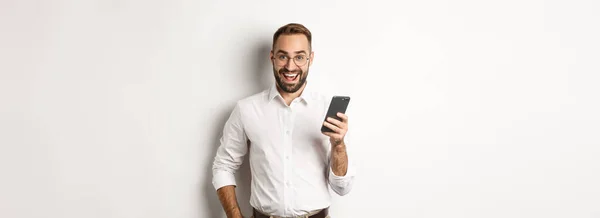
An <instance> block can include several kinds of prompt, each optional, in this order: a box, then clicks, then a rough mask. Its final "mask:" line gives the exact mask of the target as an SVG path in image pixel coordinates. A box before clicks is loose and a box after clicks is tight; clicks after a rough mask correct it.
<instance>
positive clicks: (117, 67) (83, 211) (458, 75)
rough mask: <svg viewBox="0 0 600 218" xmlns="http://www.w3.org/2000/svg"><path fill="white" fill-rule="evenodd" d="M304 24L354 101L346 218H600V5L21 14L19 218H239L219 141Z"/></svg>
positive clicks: (12, 115)
mask: <svg viewBox="0 0 600 218" xmlns="http://www.w3.org/2000/svg"><path fill="white" fill-rule="evenodd" d="M289 22H299V23H302V24H305V25H306V26H307V27H308V28H309V29H310V30H311V31H312V32H313V35H314V41H313V47H314V51H315V61H314V64H313V66H312V68H311V72H310V74H309V78H308V80H309V81H310V82H312V83H313V84H315V85H316V86H319V87H321V89H322V90H324V91H326V92H330V93H332V94H347V95H350V96H352V102H351V104H350V108H349V109H348V116H349V117H350V131H351V134H352V136H351V137H350V136H349V137H350V138H349V139H348V141H349V145H348V146H352V148H353V149H354V150H355V151H356V152H355V153H354V156H352V158H355V159H356V161H357V164H358V165H357V167H358V168H357V171H358V177H357V180H356V183H355V186H354V189H353V190H352V192H351V193H350V194H349V195H347V196H344V197H336V198H335V199H334V202H333V205H332V209H331V211H332V212H331V213H332V216H333V218H353V217H357V218H359V217H427V218H434V217H452V218H481V217H486V218H488V217H497V218H500V217H502V218H504V217H524V218H531V217H544V218H549V217H550V218H554V217H557V218H558V217H569V218H572V217H577V218H579V217H600V185H598V184H600V158H599V157H600V136H599V133H600V115H599V114H600V113H599V111H600V101H599V94H600V86H598V83H599V82H600V76H599V73H600V65H599V62H598V61H599V60H600V52H599V51H600V40H598V39H600V28H599V27H600V3H599V2H598V1H595V0H587V1H585V0H576V1H533V0H528V1H521V0H509V1H475V0H472V1H467V0H452V1H451V0H448V1H442V0H435V1H374V0H370V1H357V2H348V1H337V2H336V1H310V0H305V1H237V2H233V1H213V2H209V1H192V0H189V1H181V0H170V1H167V0H163V1H152V0H150V1H148V0H118V1H117V0H113V1H108V0H95V1H94V0H86V1H84V0H71V1H35V2H33V1H17V0H2V1H0V31H1V32H0V74H1V77H0V97H1V102H0V104H1V107H0V112H1V114H0V119H1V122H0V217H3V218H34V217H43V218H47V217H50V218H81V217H85V218H109V217H110V218H134V217H140V218H142V217H143V218H163V217H177V218H196V217H198V218H201V217H210V218H213V217H216V218H219V217H223V215H222V209H221V206H220V204H219V202H218V200H217V197H216V194H215V191H214V189H213V187H212V185H211V184H210V180H211V177H212V175H211V171H210V167H211V164H212V159H213V157H214V154H215V151H216V148H217V146H218V144H217V142H218V138H219V137H220V134H221V130H222V127H223V124H224V122H225V120H226V118H227V117H228V116H229V113H230V112H231V110H232V109H233V105H234V103H235V101H237V100H239V99H241V98H243V97H246V96H249V95H251V94H254V93H256V92H259V91H261V90H263V89H264V88H267V87H268V86H269V85H270V84H271V82H272V71H271V68H270V65H269V61H268V51H269V49H270V45H271V37H272V34H273V32H274V31H275V30H276V29H277V28H278V27H279V26H281V25H284V24H287V23H289ZM247 170H248V166H247V165H245V166H244V167H243V168H242V172H241V173H240V175H239V180H240V187H239V188H238V194H239V196H238V200H239V201H240V204H241V205H242V207H243V211H244V212H245V214H246V215H249V206H248V203H247V201H248V196H249V195H248V192H249V190H248V183H249V181H247V179H248V178H249V177H248V176H249V173H248V172H247Z"/></svg>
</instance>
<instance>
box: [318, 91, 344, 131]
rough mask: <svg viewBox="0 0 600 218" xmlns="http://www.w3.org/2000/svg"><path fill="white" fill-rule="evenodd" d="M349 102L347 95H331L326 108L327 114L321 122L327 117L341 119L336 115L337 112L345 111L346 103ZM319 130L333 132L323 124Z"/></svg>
mask: <svg viewBox="0 0 600 218" xmlns="http://www.w3.org/2000/svg"><path fill="white" fill-rule="evenodd" d="M349 103H350V97H349V96H333V97H332V98H331V103H329V109H328V110H327V115H326V116H325V119H324V120H323V122H325V121H327V117H331V118H334V119H337V120H339V121H342V118H340V117H338V116H337V113H346V109H347V108H348V104H349ZM321 132H333V130H331V129H329V128H328V127H326V126H325V125H322V126H321Z"/></svg>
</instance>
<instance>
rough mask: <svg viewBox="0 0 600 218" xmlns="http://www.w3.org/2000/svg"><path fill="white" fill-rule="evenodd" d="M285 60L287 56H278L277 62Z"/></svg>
mask: <svg viewBox="0 0 600 218" xmlns="http://www.w3.org/2000/svg"><path fill="white" fill-rule="evenodd" d="M285 59H287V56H285V55H279V60H285Z"/></svg>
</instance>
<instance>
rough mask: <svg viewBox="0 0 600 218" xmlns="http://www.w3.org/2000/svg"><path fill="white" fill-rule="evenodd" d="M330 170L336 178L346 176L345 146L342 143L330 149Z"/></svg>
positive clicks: (346, 155)
mask: <svg viewBox="0 0 600 218" xmlns="http://www.w3.org/2000/svg"><path fill="white" fill-rule="evenodd" d="M331 170H332V171H333V174H335V175H336V176H345V175H346V173H347V171H348V154H347V153H346V144H344V143H342V144H340V145H336V146H333V147H332V148H331Z"/></svg>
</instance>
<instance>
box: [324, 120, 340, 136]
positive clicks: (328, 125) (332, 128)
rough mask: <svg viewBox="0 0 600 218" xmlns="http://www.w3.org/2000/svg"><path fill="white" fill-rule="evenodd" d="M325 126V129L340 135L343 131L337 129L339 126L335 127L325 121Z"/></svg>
mask: <svg viewBox="0 0 600 218" xmlns="http://www.w3.org/2000/svg"><path fill="white" fill-rule="evenodd" d="M323 125H325V127H328V128H330V129H331V130H333V131H334V132H336V133H340V132H341V131H342V130H341V129H340V128H339V127H337V126H335V125H333V124H331V123H330V122H327V121H325V122H324V123H323Z"/></svg>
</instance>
